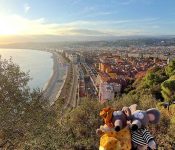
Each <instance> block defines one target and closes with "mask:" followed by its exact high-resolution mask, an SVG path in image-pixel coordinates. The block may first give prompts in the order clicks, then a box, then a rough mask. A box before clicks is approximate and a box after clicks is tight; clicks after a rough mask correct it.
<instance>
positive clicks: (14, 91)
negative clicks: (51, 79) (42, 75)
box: [0, 59, 175, 150]
mask: <svg viewBox="0 0 175 150" xmlns="http://www.w3.org/2000/svg"><path fill="white" fill-rule="evenodd" d="M169 68H171V69H169ZM173 68H174V69H173ZM173 72H175V64H174V65H172V63H170V64H169V65H168V66H167V67H165V68H153V69H151V70H149V71H148V72H147V74H146V76H145V77H143V78H140V79H137V80H135V82H134V83H133V84H132V85H131V86H132V88H130V89H131V90H130V91H127V93H125V94H123V95H122V96H121V97H119V98H117V99H116V100H115V101H112V102H111V101H109V102H107V103H105V104H103V105H101V104H99V102H98V101H97V100H96V99H84V100H82V101H81V104H80V105H79V106H78V107H77V108H75V109H74V110H72V111H71V112H69V113H64V111H63V109H62V108H63V105H64V101H65V99H58V100H57V101H56V103H55V104H54V105H53V106H52V107H51V108H50V107H49V106H48V102H47V100H46V99H44V98H43V96H42V92H40V91H39V90H34V91H32V92H31V90H30V89H29V88H28V85H27V83H28V81H29V79H30V77H29V75H28V74H26V73H24V72H22V71H21V70H20V68H19V66H17V65H15V64H13V62H12V61H11V60H2V59H0V127H1V129H0V148H4V149H19V150H20V149H26V150H33V149H37V150H59V149H63V150H64V149H75V150H78V149H81V150H83V149H92V150H95V149H98V145H99V137H98V136H97V135H96V133H95V131H96V129H97V128H98V127H99V126H100V125H101V124H103V121H102V119H101V118H100V116H99V112H100V110H101V109H102V108H103V107H105V106H112V107H114V108H116V109H121V108H122V107H123V106H129V105H131V104H133V103H137V104H138V106H139V108H140V109H148V108H150V107H157V108H159V110H160V111H161V121H160V124H159V125H156V126H149V129H150V131H151V133H152V134H153V135H154V136H155V137H156V141H157V143H158V145H159V148H160V149H168V150H170V149H173V148H174V147H175V142H174V141H175V134H174V133H175V116H174V114H175V106H174V105H173V104H172V105H170V108H169V110H168V109H166V108H164V107H163V101H168V102H171V103H172V102H173V100H174V95H175V94H174V91H175V87H174V85H175V84H174V73H173Z"/></svg>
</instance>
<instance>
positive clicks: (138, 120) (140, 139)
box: [123, 104, 160, 150]
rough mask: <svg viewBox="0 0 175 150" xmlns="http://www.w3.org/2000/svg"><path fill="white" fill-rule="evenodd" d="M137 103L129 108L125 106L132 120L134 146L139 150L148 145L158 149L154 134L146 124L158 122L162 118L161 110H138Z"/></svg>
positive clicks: (124, 109) (129, 118)
mask: <svg viewBox="0 0 175 150" xmlns="http://www.w3.org/2000/svg"><path fill="white" fill-rule="evenodd" d="M136 107H137V105H136V104H134V105H131V106H130V107H129V108H128V107H124V108H123V111H124V112H125V114H126V115H127V116H128V120H130V121H131V135H132V143H133V148H134V149H137V150H145V149H147V148H148V147H149V148H151V149H156V147H157V145H156V143H155V141H154V138H153V136H152V135H151V134H150V132H149V131H148V130H147V128H146V126H147V125H148V124H149V123H150V124H157V123H158V122H159V120H160V112H159V111H158V110H157V109H156V108H151V109H148V110H146V111H143V110H137V109H136Z"/></svg>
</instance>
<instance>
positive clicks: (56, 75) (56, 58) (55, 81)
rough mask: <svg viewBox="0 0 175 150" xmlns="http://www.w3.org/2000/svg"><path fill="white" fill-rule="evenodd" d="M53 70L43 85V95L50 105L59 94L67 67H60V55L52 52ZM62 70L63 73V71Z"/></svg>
mask: <svg viewBox="0 0 175 150" xmlns="http://www.w3.org/2000/svg"><path fill="white" fill-rule="evenodd" d="M52 54H53V55H52V59H53V70H52V74H51V76H50V78H49V79H48V81H47V82H46V83H45V85H44V87H43V92H44V97H46V98H48V100H49V102H50V105H53V104H54V102H55V101H56V100H57V98H58V97H59V96H60V94H61V91H62V88H63V86H64V83H65V79H66V77H67V68H66V67H65V68H64V67H63V68H62V69H61V68H60V59H61V58H60V57H61V56H60V55H59V54H56V53H54V52H52ZM63 71H64V73H63ZM61 73H63V74H64V75H60V74H61ZM60 81H61V82H60Z"/></svg>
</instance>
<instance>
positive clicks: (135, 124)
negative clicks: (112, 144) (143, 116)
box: [131, 120, 142, 131]
mask: <svg viewBox="0 0 175 150" xmlns="http://www.w3.org/2000/svg"><path fill="white" fill-rule="evenodd" d="M141 125H142V123H141V122H140V121H139V120H134V121H133V122H132V125H131V129H132V130H133V131H136V130H137V129H139V128H141Z"/></svg>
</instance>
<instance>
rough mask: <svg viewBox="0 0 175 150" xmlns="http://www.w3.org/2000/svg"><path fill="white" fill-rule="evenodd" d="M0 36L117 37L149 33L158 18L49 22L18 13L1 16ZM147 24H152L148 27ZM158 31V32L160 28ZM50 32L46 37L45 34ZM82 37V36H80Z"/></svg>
mask: <svg viewBox="0 0 175 150" xmlns="http://www.w3.org/2000/svg"><path fill="white" fill-rule="evenodd" d="M0 18H1V20H0V35H1V36H2V35H6V36H7V35H14V36H26V37H27V36H28V37H32V36H34V37H35V36H42V37H45V39H46V37H47V36H52V37H60V38H61V37H64V38H65V37H67V38H68V37H99V38H100V37H110V36H111V37H114V36H130V35H149V34H152V33H155V32H156V31H155V32H152V31H154V29H157V28H158V26H156V24H154V22H155V21H157V20H158V19H159V18H145V19H135V20H134V19H133V20H132V19H130V20H127V19H126V20H109V21H105V20H104V21H103V20H102V21H100V20H99V21H90V20H77V21H73V22H66V23H49V22H47V20H46V19H45V18H37V19H27V18H24V17H22V16H19V15H11V16H0ZM148 24H150V25H149V26H148ZM157 32H158V31H157ZM46 35H47V36H46ZM80 39H81V38H80Z"/></svg>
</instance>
